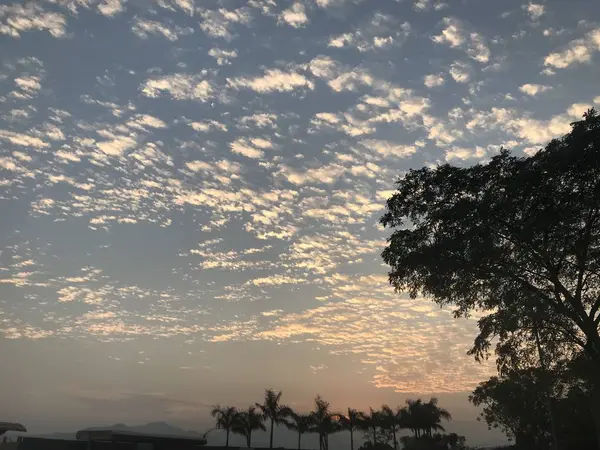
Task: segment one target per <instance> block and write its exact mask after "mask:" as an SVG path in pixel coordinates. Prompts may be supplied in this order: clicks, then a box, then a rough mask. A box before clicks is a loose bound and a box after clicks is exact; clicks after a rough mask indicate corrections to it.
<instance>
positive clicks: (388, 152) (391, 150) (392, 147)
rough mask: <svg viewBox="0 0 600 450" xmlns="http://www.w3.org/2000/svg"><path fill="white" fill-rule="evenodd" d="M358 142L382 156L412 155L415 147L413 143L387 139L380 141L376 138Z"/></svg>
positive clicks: (403, 156) (400, 156) (401, 156)
mask: <svg viewBox="0 0 600 450" xmlns="http://www.w3.org/2000/svg"><path fill="white" fill-rule="evenodd" d="M360 144H361V145H363V146H365V147H366V148H368V149H369V150H372V151H374V152H376V153H378V154H380V155H382V156H384V157H388V156H394V157H399V158H405V157H407V156H411V155H414V154H415V153H416V152H417V148H416V147H415V146H414V145H403V144H395V143H393V142H389V141H381V140H376V139H366V140H362V141H360Z"/></svg>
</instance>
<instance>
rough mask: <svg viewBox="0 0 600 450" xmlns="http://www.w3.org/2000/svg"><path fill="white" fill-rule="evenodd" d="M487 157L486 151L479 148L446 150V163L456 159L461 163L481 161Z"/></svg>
mask: <svg viewBox="0 0 600 450" xmlns="http://www.w3.org/2000/svg"><path fill="white" fill-rule="evenodd" d="M485 155H486V151H485V149H484V148H482V147H479V146H477V147H475V148H464V147H452V148H450V149H448V150H446V161H448V162H450V161H453V160H456V159H458V160H461V161H466V160H469V159H481V158H483V157H485Z"/></svg>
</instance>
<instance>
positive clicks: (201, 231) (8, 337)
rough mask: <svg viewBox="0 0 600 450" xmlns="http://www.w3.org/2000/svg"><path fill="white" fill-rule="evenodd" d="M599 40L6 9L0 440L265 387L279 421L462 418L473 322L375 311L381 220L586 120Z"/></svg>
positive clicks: (267, 13) (411, 310) (187, 409)
mask: <svg viewBox="0 0 600 450" xmlns="http://www.w3.org/2000/svg"><path fill="white" fill-rule="evenodd" d="M598 17H600V3H598V2H597V1H594V0H571V1H566V0H554V1H551V0H548V1H541V0H539V2H538V3H531V2H523V1H521V0H519V1H517V0H507V1H502V2H498V1H488V0H477V1H476V0H462V1H446V2H444V1H440V0H415V1H413V0H403V1H392V0H386V1H379V0H372V1H368V0H364V1H359V0H354V1H352V0H305V1H301V0H299V1H295V2H292V1H285V2H283V1H281V2H280V1H273V0H250V1H247V2H241V1H226V0H224V1H204V2H201V1H195V2H194V1H193V0H128V1H126V0H102V1H97V0H47V1H42V0H35V1H30V2H26V3H25V2H15V3H7V2H3V3H2V5H0V46H1V48H2V55H1V61H0V62H1V65H0V102H1V103H2V108H1V109H0V112H1V115H0V152H1V154H0V171H1V174H2V177H1V180H0V208H1V209H0V245H1V249H2V253H1V254H0V333H1V334H2V335H3V336H4V338H3V339H2V340H0V349H1V352H2V355H3V360H4V361H10V364H9V368H8V369H6V370H7V374H6V376H5V380H9V381H10V382H11V383H12V384H13V386H14V389H13V390H8V391H6V390H4V389H3V392H2V393H1V394H0V412H2V414H3V417H4V416H5V415H9V414H10V415H15V416H20V417H26V418H28V419H29V420H30V421H32V422H33V423H36V424H39V426H40V427H42V428H43V427H44V426H49V425H48V424H51V425H52V426H56V427H63V428H64V427H67V426H69V425H71V424H85V423H90V422H94V421H96V422H97V421H100V422H110V421H111V420H110V419H111V418H113V417H115V418H120V417H122V416H123V417H131V416H132V415H133V414H135V415H136V417H140V420H142V419H146V418H147V419H152V418H156V419H163V418H165V419H168V420H172V421H175V422H177V421H180V422H181V421H185V420H189V417H190V416H192V415H194V416H201V415H203V414H204V415H205V414H206V407H207V405H210V404H212V403H216V402H220V403H228V402H230V403H235V402H237V401H241V402H242V403H244V402H246V401H248V402H250V401H254V400H256V396H258V397H260V392H261V390H262V389H263V388H264V387H268V386H273V387H276V388H284V389H285V390H286V393H287V394H286V395H287V398H288V402H289V403H292V404H293V405H295V406H297V407H298V408H308V407H309V406H310V401H311V399H312V397H313V396H314V394H316V393H317V392H320V393H321V394H322V395H324V396H325V397H328V398H330V399H331V400H332V402H333V403H334V404H335V406H337V407H345V406H356V407H361V408H366V407H368V406H369V405H370V404H373V405H375V406H377V405H378V404H380V403H381V402H382V401H387V402H390V403H392V404H394V403H396V402H398V403H401V402H402V401H403V400H404V398H405V397H406V396H407V395H413V394H415V393H419V394H423V395H427V394H431V393H438V394H442V395H446V396H447V399H448V402H450V406H449V408H450V409H452V407H451V406H452V405H453V404H455V405H457V406H456V407H457V408H459V409H460V408H464V410H465V411H467V409H466V408H468V406H465V398H466V393H467V392H468V391H470V390H472V388H473V387H474V386H475V385H476V384H477V382H479V381H481V380H483V379H485V378H487V377H488V376H489V375H490V374H492V373H494V367H493V364H484V365H480V364H477V363H475V362H474V361H473V360H472V359H471V358H469V357H468V356H466V355H465V352H466V350H467V349H468V348H469V345H470V343H471V342H472V339H473V337H474V334H475V330H476V327H475V322H474V320H470V321H466V320H455V319H453V318H452V313H451V311H447V310H440V309H439V308H438V307H436V306H435V305H434V304H433V303H431V302H429V301H428V300H427V299H415V300H411V299H409V298H408V297H407V296H406V295H403V294H401V293H400V294H395V293H394V292H393V291H392V289H391V288H390V287H389V286H388V284H387V277H386V272H387V270H386V267H385V266H384V265H383V264H382V262H381V258H380V256H379V254H380V252H381V250H382V249H383V246H384V245H385V237H386V235H387V232H386V231H385V230H382V229H381V227H380V226H379V225H378V218H379V217H380V215H381V214H382V212H383V206H384V202H385V199H386V198H387V197H388V196H389V195H390V193H391V192H392V190H393V188H394V181H395V180H396V179H397V178H398V177H399V176H401V175H402V174H403V173H404V172H405V171H407V170H408V169H410V168H419V167H422V166H423V165H429V166H435V165H438V164H442V163H445V162H450V163H453V164H458V165H469V164H475V163H478V162H484V161H486V160H487V159H489V158H490V157H491V156H493V155H494V154H496V153H497V152H498V151H499V149H500V147H501V146H505V147H507V148H509V149H511V150H512V151H513V152H514V153H516V154H518V155H527V154H533V153H535V151H537V149H539V148H540V147H542V146H543V145H544V144H545V143H546V142H548V141H549V140H550V139H551V138H553V137H556V136H560V135H561V134H564V133H565V132H567V131H568V130H569V123H570V122H572V121H574V120H576V119H578V118H579V117H580V116H581V115H582V113H583V112H584V111H585V110H586V109H588V108H590V107H591V106H593V105H594V104H596V105H598V104H600V87H599V86H598V80H599V79H600V70H599V68H600V23H599V22H598V20H597V19H598ZM67 367H68V370H67V369H66V368H67ZM3 370H4V369H3ZM140 398H143V399H146V400H147V399H148V398H150V399H151V400H152V401H153V402H157V403H160V404H161V405H163V406H161V407H160V408H159V407H158V406H153V407H151V408H150V409H151V412H150V413H149V412H148V407H147V403H144V402H141V403H140V402H139V399H140ZM453 399H459V400H456V403H452V402H454V400H453ZM460 399H462V400H460ZM146 400H144V401H146ZM57 402H60V404H61V405H63V406H62V408H61V411H60V412H59V413H56V412H55V411H54V410H55V406H54V405H56V404H57ZM461 402H462V403H461ZM17 403H18V404H19V405H20V406H19V407H18V408H16V409H15V408H14V407H13V406H11V409H10V410H9V409H7V405H14V404H17ZM90 405H94V406H93V407H92V408H90ZM152 405H155V404H154V403H152ZM165 405H167V406H165ZM461 405H462V406H461ZM242 406H243V404H242ZM152 408H157V409H152ZM460 410H461V411H462V409H460ZM144 414H145V415H144ZM459 415H460V414H459ZM474 415H475V412H474V411H471V412H465V413H464V417H465V418H472V417H474ZM157 416H160V417H157ZM20 417H7V419H6V420H9V419H20ZM44 424H46V425H44Z"/></svg>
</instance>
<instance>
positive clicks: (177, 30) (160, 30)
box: [131, 17, 194, 42]
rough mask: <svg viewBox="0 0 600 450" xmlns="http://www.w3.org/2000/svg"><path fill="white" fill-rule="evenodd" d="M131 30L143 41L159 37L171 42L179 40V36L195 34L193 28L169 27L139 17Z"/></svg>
mask: <svg viewBox="0 0 600 450" xmlns="http://www.w3.org/2000/svg"><path fill="white" fill-rule="evenodd" d="M131 30H132V31H133V33H134V34H135V35H137V36H138V37H140V38H142V39H148V38H149V37H150V35H159V36H163V37H165V38H166V39H168V40H169V41H171V42H174V41H176V40H177V39H179V36H182V35H186V34H192V33H193V32H194V29H193V28H181V27H168V26H166V25H164V24H162V23H160V22H156V21H153V20H145V19H141V18H139V17H136V18H135V20H134V22H133V26H132V28H131Z"/></svg>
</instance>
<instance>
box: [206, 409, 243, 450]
mask: <svg viewBox="0 0 600 450" xmlns="http://www.w3.org/2000/svg"><path fill="white" fill-rule="evenodd" d="M237 413H238V411H237V409H236V408H234V407H233V406H223V407H221V406H219V405H216V406H213V409H212V411H211V412H210V415H211V416H212V417H214V418H215V419H217V420H216V427H217V428H219V429H222V430H225V447H229V433H230V432H231V430H232V428H233V425H234V422H235V418H236V415H237Z"/></svg>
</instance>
